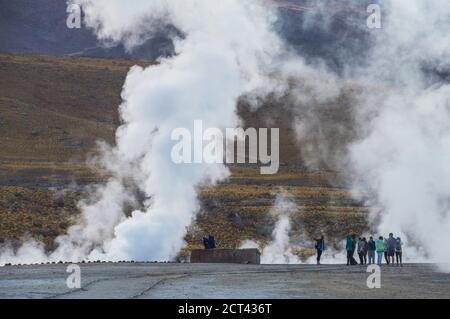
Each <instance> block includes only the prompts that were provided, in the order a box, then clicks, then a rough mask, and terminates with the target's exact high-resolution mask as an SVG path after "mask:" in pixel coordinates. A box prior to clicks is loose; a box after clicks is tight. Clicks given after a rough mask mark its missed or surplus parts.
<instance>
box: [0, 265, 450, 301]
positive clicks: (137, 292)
mask: <svg viewBox="0 0 450 319" xmlns="http://www.w3.org/2000/svg"><path fill="white" fill-rule="evenodd" d="M80 266H81V282H82V286H81V289H68V288H67V285H66V279H67V277H68V276H69V274H68V273H67V272H66V269H67V265H64V264H57V265H39V266H12V267H2V268H0V298H1V299H3V298H51V299H52V298H75V299H77V298H88V299H89V298H136V299H139V298H149V299H170V298H181V299H194V298H200V299H202V298H212V299H215V298H223V299H236V298H249V299H254V298H262V299H265V298H271V299H273V298H282V299H286V298H430V299H436V298H446V299H447V298H450V274H445V273H439V272H438V271H437V270H436V268H435V265H432V264H408V265H405V266H404V267H402V268H400V267H392V266H382V269H381V288H379V289H377V288H375V289H369V288H368V287H367V284H366V282H367V278H368V276H369V275H370V273H367V272H366V270H367V269H366V267H363V266H344V265H322V266H315V265H231V264H152V263H148V264H138V263H136V264H134V263H133V264H131V263H119V264H104V263H103V264H81V265H80Z"/></svg>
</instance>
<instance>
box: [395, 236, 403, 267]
mask: <svg viewBox="0 0 450 319" xmlns="http://www.w3.org/2000/svg"><path fill="white" fill-rule="evenodd" d="M402 246H403V242H402V240H401V238H400V237H397V244H396V246H395V258H396V260H397V266H401V267H403V262H402V250H403V249H402Z"/></svg>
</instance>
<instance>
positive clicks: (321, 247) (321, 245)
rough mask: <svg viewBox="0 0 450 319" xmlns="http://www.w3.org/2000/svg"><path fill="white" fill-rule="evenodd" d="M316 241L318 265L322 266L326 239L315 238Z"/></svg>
mask: <svg viewBox="0 0 450 319" xmlns="http://www.w3.org/2000/svg"><path fill="white" fill-rule="evenodd" d="M314 240H315V241H316V246H315V248H316V251H317V264H318V265H320V258H321V257H322V253H323V252H324V251H325V238H324V237H323V236H320V238H317V239H316V238H315V239H314Z"/></svg>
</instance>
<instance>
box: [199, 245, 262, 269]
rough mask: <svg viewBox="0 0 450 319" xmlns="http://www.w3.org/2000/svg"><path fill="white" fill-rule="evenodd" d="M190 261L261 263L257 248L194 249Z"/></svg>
mask: <svg viewBox="0 0 450 319" xmlns="http://www.w3.org/2000/svg"><path fill="white" fill-rule="evenodd" d="M191 263H217V264H219V263H229V264H256V265H259V264H260V263H261V253H260V252H259V250H258V249H255V248H252V249H196V250H192V252H191Z"/></svg>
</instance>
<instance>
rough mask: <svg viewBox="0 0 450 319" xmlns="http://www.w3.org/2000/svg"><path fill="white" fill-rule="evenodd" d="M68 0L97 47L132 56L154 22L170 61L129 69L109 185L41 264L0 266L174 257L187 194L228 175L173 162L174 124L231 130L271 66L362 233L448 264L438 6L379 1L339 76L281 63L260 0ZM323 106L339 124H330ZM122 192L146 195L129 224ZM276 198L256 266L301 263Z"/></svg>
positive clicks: (33, 254) (448, 101)
mask: <svg viewBox="0 0 450 319" xmlns="http://www.w3.org/2000/svg"><path fill="white" fill-rule="evenodd" d="M74 2H77V3H81V4H82V5H83V8H84V11H85V13H86V18H87V20H86V21H87V24H88V26H90V27H91V28H93V29H94V31H95V32H96V34H97V35H98V37H99V38H100V39H102V40H105V41H112V42H123V43H124V44H125V46H126V48H127V49H129V50H132V48H133V47H134V46H136V45H139V44H141V43H142V42H143V41H145V40H146V39H147V38H148V37H150V36H151V34H152V32H153V31H154V30H155V28H158V25H161V23H162V22H163V23H164V24H167V25H173V26H174V27H175V28H176V29H178V30H179V31H180V35H181V37H180V38H174V44H175V55H174V56H173V57H170V58H166V59H161V60H160V61H159V62H160V63H159V64H158V65H154V66H150V67H148V68H145V69H144V68H141V67H134V68H132V69H131V71H130V73H129V75H128V77H127V80H126V83H125V86H124V90H123V93H122V98H123V101H124V102H123V104H122V105H121V107H120V112H121V116H122V119H123V121H124V125H122V126H121V127H120V129H119V130H118V131H117V145H116V147H114V148H112V149H108V148H106V147H105V151H104V154H105V155H104V156H103V158H102V161H103V164H104V166H105V167H106V168H107V169H108V171H109V173H110V174H111V178H110V180H109V181H108V183H107V184H106V185H104V186H103V187H102V188H100V189H99V190H98V192H97V193H96V194H95V196H94V198H92V199H90V200H89V201H86V202H83V203H81V204H80V207H81V210H82V216H81V221H80V223H79V224H77V225H76V226H74V227H72V228H70V230H69V232H68V234H67V235H66V236H63V237H60V238H58V239H57V243H58V244H59V246H58V249H57V250H56V251H55V252H53V253H52V254H51V255H50V256H48V255H47V254H45V253H44V250H43V247H42V245H40V244H39V243H36V242H32V241H31V242H27V243H26V244H25V245H24V246H23V247H22V248H20V249H19V250H18V251H17V252H15V253H13V252H12V251H11V250H10V249H6V248H4V249H3V250H4V251H3V252H0V264H1V263H5V262H13V263H14V262H25V261H26V262H28V261H33V262H36V261H47V260H60V259H62V260H73V261H77V260H80V259H91V260H92V259H93V260H96V259H108V260H121V259H142V260H163V259H173V258H174V257H175V256H176V254H177V253H178V252H179V251H180V249H182V247H183V246H184V242H183V238H184V235H185V233H186V227H187V226H189V224H190V223H191V221H192V219H193V217H194V215H195V212H196V211H197V209H198V203H197V194H196V188H197V186H198V185H201V184H212V183H214V182H216V181H219V180H222V179H224V178H226V177H227V176H228V171H227V169H226V167H224V166H223V165H181V166H178V165H175V164H173V163H172V161H171V159H170V148H171V144H170V142H169V141H170V133H171V131H172V129H174V128H177V127H187V128H189V127H191V126H192V124H193V122H194V120H197V119H202V120H203V122H204V123H205V125H207V126H208V127H222V128H223V127H233V126H235V124H236V122H237V119H236V118H235V105H236V102H237V99H238V98H239V97H240V96H242V95H243V94H248V93H251V92H254V91H258V92H263V93H267V92H270V91H272V90H274V89H275V88H274V87H273V83H272V82H271V81H269V79H268V74H270V73H271V72H276V73H278V74H281V76H278V79H280V78H281V82H283V81H284V79H285V78H286V77H287V78H297V79H301V81H298V82H297V83H300V84H302V83H303V84H304V85H298V86H300V88H301V89H300V90H298V91H294V92H293V95H294V97H295V98H294V101H295V102H296V103H297V109H295V108H294V113H295V116H297V117H298V118H300V120H299V122H298V125H297V128H298V132H299V141H300V142H301V143H303V145H302V146H304V147H305V148H306V151H308V148H309V147H311V149H310V150H309V152H307V153H306V152H304V155H305V154H307V155H308V157H309V158H308V159H307V160H310V159H311V158H312V157H316V158H320V160H321V161H323V162H325V163H326V162H329V161H330V160H332V161H333V162H338V164H336V165H337V167H339V168H340V169H341V170H343V172H344V173H345V175H346V176H351V177H356V178H355V179H354V180H355V182H354V185H353V189H354V193H355V196H356V197H358V198H364V199H367V198H368V199H369V201H370V202H369V203H370V205H371V206H373V207H376V209H374V210H373V212H372V213H371V220H372V222H373V227H374V228H376V230H377V231H378V233H380V234H381V235H384V236H385V235H387V234H388V233H389V232H394V234H395V235H396V236H401V237H402V238H403V240H404V241H405V242H406V244H407V247H406V250H405V255H408V249H409V247H414V248H417V249H414V251H421V252H424V253H423V254H424V256H425V257H427V258H429V260H433V261H438V262H446V263H450V249H449V248H448V247H447V245H446V243H448V242H450V166H449V163H450V84H449V81H450V32H449V30H450V3H449V2H448V0H385V1H383V2H382V18H383V22H382V25H383V28H382V29H379V30H378V29H374V30H372V31H370V32H374V33H375V34H376V36H375V41H374V43H371V44H370V46H371V48H370V50H368V52H369V54H368V60H367V61H366V63H364V65H360V66H357V67H355V66H354V64H352V63H350V62H351V61H352V60H353V55H354V54H356V53H355V52H350V53H349V55H348V57H346V59H347V60H348V61H349V63H348V65H344V66H343V69H344V71H343V72H342V73H341V74H336V73H334V72H332V71H328V70H327V69H326V68H325V67H317V65H314V66H313V65H308V66H306V65H305V63H304V62H303V60H302V59H301V58H300V57H298V58H296V59H295V61H293V60H292V59H290V60H289V62H287V61H286V58H285V57H283V58H280V55H281V54H284V53H285V51H284V50H283V46H282V43H281V42H280V40H279V39H278V36H277V35H276V34H275V33H274V32H273V31H272V24H273V22H274V15H273V14H272V13H271V11H270V10H269V9H268V8H266V7H264V6H263V4H262V1H256V0H255V1H249V0H247V1H243V0H226V1H225V0H224V1H210V0H183V1H180V0H153V1H147V0H134V1H133V2H132V4H130V3H127V2H125V1H121V0H95V1H93V0H78V1H74ZM347 2H348V3H355V4H357V3H358V2H359V0H358V1H356V0H355V1H353V0H352V1H350V0H349V1H347ZM323 3H324V4H325V5H323V6H321V8H322V9H323V10H324V9H326V7H327V5H326V3H327V2H326V1H324V2H323ZM321 13H322V12H321ZM312 18H314V16H313V17H312ZM308 21H310V22H311V21H314V20H311V19H309V20H308ZM361 23H362V24H365V21H361ZM330 32H333V30H330ZM368 45H369V44H368ZM289 56H290V57H291V55H289ZM355 83H358V85H356V84H355ZM342 96H346V97H348V96H351V98H350V99H348V100H344V101H345V103H344V104H345V105H340V104H333V103H332V101H333V99H338V98H342ZM330 103H331V109H330V108H329V109H327V108H326V107H330ZM327 105H328V106H327ZM324 107H325V109H324ZM341 110H342V111H343V113H342V112H341ZM330 112H336V113H337V114H339V115H340V116H339V117H337V118H332V121H330V117H329V116H328V114H329V113H330ZM344 115H345V116H344ZM330 125H331V126H330ZM330 136H331V137H333V138H334V140H330ZM340 137H343V138H342V139H341V138H340ZM336 138H338V139H339V140H340V144H342V145H339V147H337V144H336V143H334V142H333V141H335V140H336ZM314 145H315V146H316V148H314V147H313V146H314ZM319 162H320V161H319ZM336 165H335V164H333V165H330V166H331V167H336ZM130 185H131V186H132V187H130ZM133 187H135V188H137V189H139V190H140V191H141V192H143V193H144V194H145V196H146V198H147V200H146V201H145V203H144V206H145V207H144V209H142V210H138V211H135V212H133V214H132V216H131V217H126V216H125V215H124V213H123V211H124V209H123V208H124V205H125V204H126V203H128V202H133V200H134V197H133V194H132V193H131V189H133ZM285 204H286V203H285V202H284V201H283V200H282V199H279V200H277V203H276V205H275V208H274V211H277V212H280V211H281V212H286V213H279V215H278V216H279V220H278V223H277V225H276V227H275V231H274V233H273V237H274V238H273V242H272V243H271V244H270V245H268V246H267V247H265V248H264V249H263V262H266V263H291V262H294V263H295V262H297V261H298V260H297V257H295V256H294V255H293V254H292V250H291V248H290V244H289V235H288V234H289V229H290V224H289V217H288V213H287V212H289V210H290V209H291V208H289V207H290V204H287V206H286V205H285ZM326 241H327V239H326ZM253 245H254V244H253ZM247 246H248V243H247Z"/></svg>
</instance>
